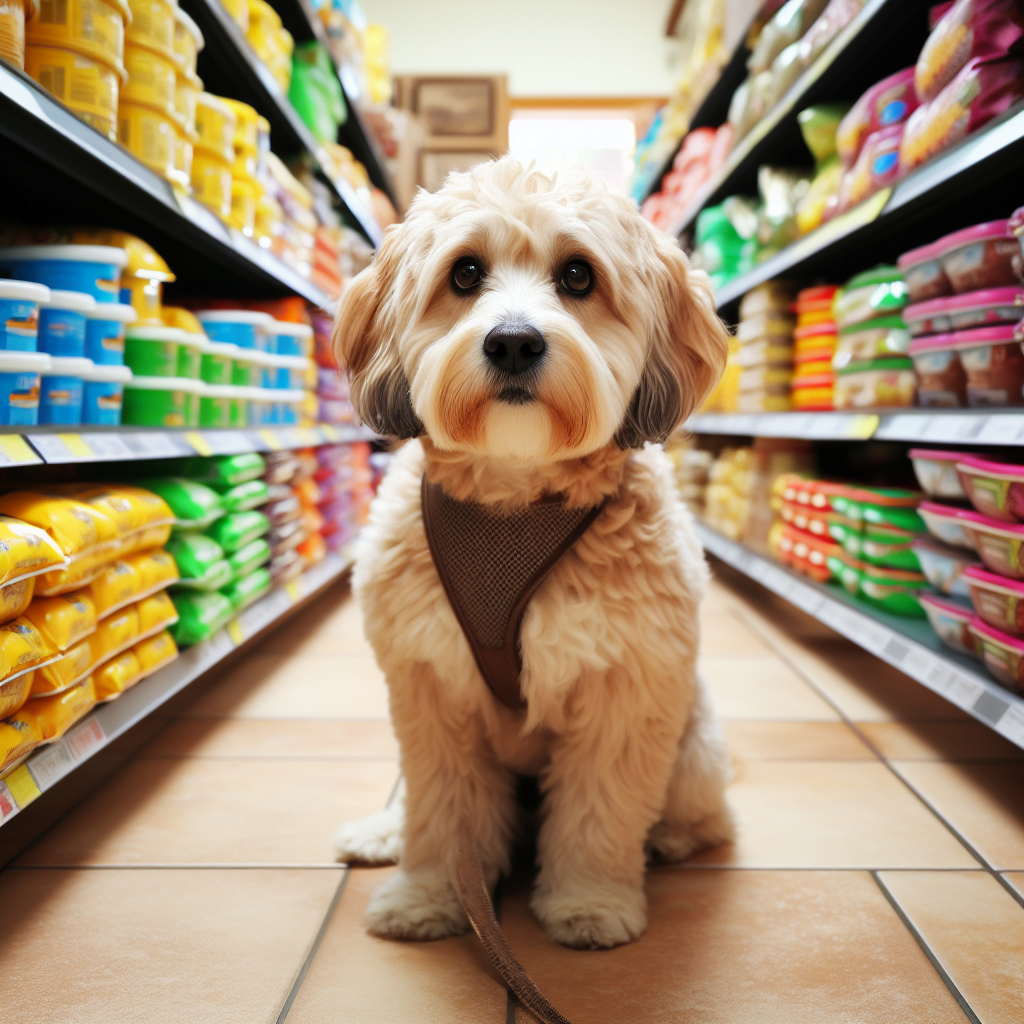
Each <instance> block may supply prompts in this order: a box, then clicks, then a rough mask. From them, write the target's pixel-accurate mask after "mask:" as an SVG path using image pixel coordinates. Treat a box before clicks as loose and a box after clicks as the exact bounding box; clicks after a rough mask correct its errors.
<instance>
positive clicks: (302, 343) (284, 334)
mask: <svg viewBox="0 0 1024 1024" xmlns="http://www.w3.org/2000/svg"><path fill="white" fill-rule="evenodd" d="M267 334H268V336H269V337H270V338H272V339H273V340H272V342H271V344H270V351H271V352H276V353H277V354H278V355H281V356H308V355H311V354H312V348H313V328H312V327H310V326H309V324H293V323H290V322H288V321H286V320H275V321H274V322H273V324H271V325H270V326H269V327H268V328H267Z"/></svg>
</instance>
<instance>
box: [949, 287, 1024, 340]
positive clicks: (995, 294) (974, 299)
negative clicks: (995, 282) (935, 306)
mask: <svg viewBox="0 0 1024 1024" xmlns="http://www.w3.org/2000/svg"><path fill="white" fill-rule="evenodd" d="M946 313H947V315H948V317H949V321H950V326H951V327H952V329H953V330H954V331H965V330H970V329H971V328H974V327H988V326H991V325H992V324H1015V323H1017V322H1018V321H1019V320H1020V319H1021V317H1024V290H1022V289H1021V288H1020V287H1019V286H1018V287H1013V288H985V289H982V290H981V291H979V292H966V293H965V294H963V295H954V296H953V297H952V298H951V299H947V300H946Z"/></svg>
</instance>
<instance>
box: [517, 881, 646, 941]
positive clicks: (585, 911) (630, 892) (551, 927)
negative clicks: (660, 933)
mask: <svg viewBox="0 0 1024 1024" xmlns="http://www.w3.org/2000/svg"><path fill="white" fill-rule="evenodd" d="M530 907H531V908H532V909H533V912H534V913H535V914H536V915H537V918H538V920H539V921H540V923H541V924H542V925H543V926H544V931H546V932H547V934H548V936H549V937H550V938H552V939H554V941H555V942H559V943H561V944H562V945H563V946H571V947H572V948H573V949H610V948H611V947H612V946H621V945H623V944H625V943H627V942H632V941H633V940H634V939H638V938H640V936H641V935H643V933H644V930H645V929H646V928H647V899H646V897H645V896H644V894H643V891H642V890H638V889H631V888H629V887H627V886H617V885H616V886H613V885H606V886H599V885H594V886H593V887H590V888H587V889H574V890H573V891H571V892H542V891H538V892H535V893H534V895H533V899H532V900H531V901H530Z"/></svg>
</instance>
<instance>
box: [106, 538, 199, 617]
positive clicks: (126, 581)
mask: <svg viewBox="0 0 1024 1024" xmlns="http://www.w3.org/2000/svg"><path fill="white" fill-rule="evenodd" d="M178 579H179V576H178V567H177V566H176V565H175V564H174V559H173V558H171V556H170V555H169V554H167V552H166V551H161V550H159V549H158V550H156V551H142V552H137V553H136V554H134V555H128V556H127V557H126V558H123V559H121V560H119V561H117V562H114V563H113V564H111V565H108V566H107V567H106V568H105V569H104V570H103V572H102V573H100V575H99V576H97V578H96V579H94V580H93V581H92V583H90V584H89V593H90V595H91V597H92V599H93V603H94V604H95V605H96V617H97V619H103V618H105V617H106V616H107V615H110V614H111V613H112V612H115V611H118V610H119V609H121V608H123V607H124V606H125V605H128V604H132V603H133V602H135V601H140V600H142V598H144V597H149V596H150V594H154V593H156V592H157V591H158V590H163V589H164V588H165V587H168V586H170V585H171V584H172V583H176V582H177V581H178Z"/></svg>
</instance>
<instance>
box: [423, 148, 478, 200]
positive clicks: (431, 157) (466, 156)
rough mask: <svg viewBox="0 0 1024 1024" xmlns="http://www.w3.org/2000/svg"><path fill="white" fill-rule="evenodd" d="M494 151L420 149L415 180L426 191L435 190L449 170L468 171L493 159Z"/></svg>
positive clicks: (441, 183) (442, 182)
mask: <svg viewBox="0 0 1024 1024" xmlns="http://www.w3.org/2000/svg"><path fill="white" fill-rule="evenodd" d="M496 157H497V154H496V153H491V152H488V151H487V150H477V149H458V150H451V149H421V150H420V153H419V158H420V159H419V170H418V174H417V182H416V184H417V185H419V186H420V187H421V188H425V189H426V190H427V191H428V192H436V191H437V190H438V189H439V188H440V187H441V186H442V185H443V184H444V179H445V178H446V177H447V176H448V174H449V172H451V171H468V170H469V169H470V168H471V167H475V166H476V165H477V164H481V163H484V162H485V161H487V160H494V159H495V158H496Z"/></svg>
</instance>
